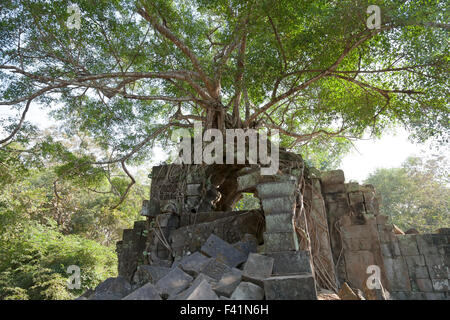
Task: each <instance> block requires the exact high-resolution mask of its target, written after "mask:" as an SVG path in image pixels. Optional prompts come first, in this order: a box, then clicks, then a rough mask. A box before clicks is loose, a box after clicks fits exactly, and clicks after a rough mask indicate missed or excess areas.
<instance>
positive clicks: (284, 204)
mask: <svg viewBox="0 0 450 320" xmlns="http://www.w3.org/2000/svg"><path fill="white" fill-rule="evenodd" d="M261 203H262V209H263V211H264V215H266V216H267V215H270V214H274V213H289V212H290V213H291V214H293V213H294V212H295V204H296V202H295V197H293V196H292V197H282V198H269V199H262V200H261Z"/></svg>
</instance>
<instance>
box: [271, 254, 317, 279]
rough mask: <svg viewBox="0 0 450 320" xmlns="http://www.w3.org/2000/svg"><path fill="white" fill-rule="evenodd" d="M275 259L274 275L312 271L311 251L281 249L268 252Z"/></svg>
mask: <svg viewBox="0 0 450 320" xmlns="http://www.w3.org/2000/svg"><path fill="white" fill-rule="evenodd" d="M267 256H269V257H272V258H273V259H274V263H273V269H272V274H273V275H291V274H299V273H311V272H312V270H311V256H310V253H309V251H306V250H300V251H280V252H272V253H267Z"/></svg>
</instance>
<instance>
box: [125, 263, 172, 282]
mask: <svg viewBox="0 0 450 320" xmlns="http://www.w3.org/2000/svg"><path fill="white" fill-rule="evenodd" d="M170 270H171V268H168V267H159V266H153V265H152V266H149V265H140V266H138V268H137V270H136V273H135V274H134V277H133V281H134V282H135V283H138V284H145V283H147V282H151V283H153V284H155V283H156V282H158V280H159V279H161V278H162V277H164V276H165V275H166V274H168V273H169V272H170Z"/></svg>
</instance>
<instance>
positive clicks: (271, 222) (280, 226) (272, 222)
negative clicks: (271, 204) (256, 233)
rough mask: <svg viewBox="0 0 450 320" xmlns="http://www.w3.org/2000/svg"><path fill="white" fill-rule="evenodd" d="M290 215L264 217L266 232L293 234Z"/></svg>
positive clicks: (292, 223)
mask: <svg viewBox="0 0 450 320" xmlns="http://www.w3.org/2000/svg"><path fill="white" fill-rule="evenodd" d="M292 218H293V214H292V213H290V212H289V213H281V214H275V213H273V214H269V215H267V216H266V232H269V233H273V232H293V231H294V222H293V220H292Z"/></svg>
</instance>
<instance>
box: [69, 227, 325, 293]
mask: <svg viewBox="0 0 450 320" xmlns="http://www.w3.org/2000/svg"><path fill="white" fill-rule="evenodd" d="M257 251H258V242H257V239H256V238H255V237H254V236H253V235H250V234H246V235H245V236H244V237H243V239H242V240H241V241H239V242H236V243H234V244H233V245H231V244H229V243H227V242H225V241H224V240H222V239H221V238H219V237H217V236H216V235H214V234H211V235H210V237H209V238H208V240H207V241H206V242H205V243H204V244H203V246H202V247H201V250H200V251H196V252H194V253H191V254H188V255H185V256H183V257H182V258H181V259H179V260H177V261H175V262H174V263H173V264H172V265H170V266H155V265H140V266H139V267H138V269H137V271H136V273H135V274H134V277H133V279H132V281H131V283H130V282H128V281H127V280H126V279H124V278H123V277H120V276H119V277H117V278H109V279H107V280H106V281H104V282H103V283H101V284H100V285H98V286H97V288H96V289H95V290H94V291H93V292H89V293H87V294H84V295H83V296H82V297H80V298H78V299H80V300H120V299H122V300H230V299H231V300H263V299H264V298H266V299H268V300H276V299H286V298H288V297H290V296H292V295H293V294H294V295H296V296H301V297H302V298H303V299H305V300H316V299H317V293H316V290H315V282H314V277H313V275H312V271H311V265H310V257H309V253H308V252H307V251H297V252H296V254H295V255H292V254H289V255H286V257H289V258H288V259H289V260H286V259H283V257H280V255H282V253H277V258H276V259H275V258H274V257H272V256H271V255H270V254H267V255H263V254H259V253H257ZM293 265H295V266H296V267H295V270H296V272H295V274H291V273H290V268H292V267H293ZM299 268H301V270H302V271H303V273H300V274H299V273H298V270H299ZM280 286H281V287H282V288H283V290H279V289H280ZM289 291H293V292H295V293H293V292H289Z"/></svg>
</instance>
